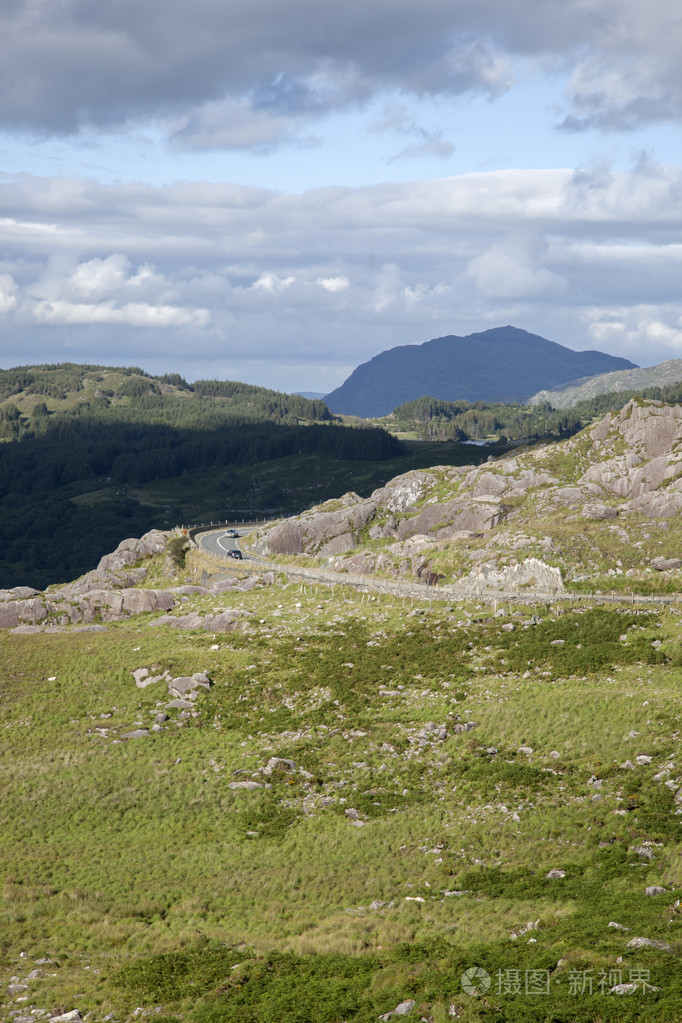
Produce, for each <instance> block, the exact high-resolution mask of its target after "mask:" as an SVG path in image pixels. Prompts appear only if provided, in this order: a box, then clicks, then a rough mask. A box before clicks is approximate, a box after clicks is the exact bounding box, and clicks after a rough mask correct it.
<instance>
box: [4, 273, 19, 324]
mask: <svg viewBox="0 0 682 1023" xmlns="http://www.w3.org/2000/svg"><path fill="white" fill-rule="evenodd" d="M17 290H18V289H17V285H16V282H15V280H14V278H13V277H11V276H10V274H0V316H7V314H8V313H11V312H12V311H13V310H14V309H16V306H17Z"/></svg>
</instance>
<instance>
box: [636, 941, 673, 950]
mask: <svg viewBox="0 0 682 1023" xmlns="http://www.w3.org/2000/svg"><path fill="white" fill-rule="evenodd" d="M626 947H627V948H657V949H658V950H659V951H660V952H672V950H673V947H672V945H669V944H668V942H667V941H655V940H654V939H653V938H631V939H630V941H628V943H627V946H626Z"/></svg>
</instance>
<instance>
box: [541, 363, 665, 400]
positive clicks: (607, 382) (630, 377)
mask: <svg viewBox="0 0 682 1023" xmlns="http://www.w3.org/2000/svg"><path fill="white" fill-rule="evenodd" d="M680 380H682V359H667V360H666V362H659V364H658V365H657V366H649V367H647V368H645V369H621V370H616V371H615V372H613V373H599V374H598V375H597V376H593V377H587V378H586V379H585V378H584V379H582V380H573V381H572V382H571V383H569V384H567V385H564V386H563V387H552V388H550V389H549V390H544V391H538V393H537V394H534V395H533V396H532V398H530V400H529V402H528V404H529V405H539V404H540V402H541V401H548V402H550V403H551V404H552V405H553V406H554V408H573V407H574V405H577V404H578V402H580V401H589V399H590V398H596V397H597V395H598V394H613V393H617V392H620V391H641V390H645V389H646V388H648V387H667V385H668V384H676V383H678V382H679V381H680Z"/></svg>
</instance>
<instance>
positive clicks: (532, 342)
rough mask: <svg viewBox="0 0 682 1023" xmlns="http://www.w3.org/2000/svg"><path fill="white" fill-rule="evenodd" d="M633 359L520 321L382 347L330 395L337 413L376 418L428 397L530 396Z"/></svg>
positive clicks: (329, 401) (488, 398)
mask: <svg viewBox="0 0 682 1023" xmlns="http://www.w3.org/2000/svg"><path fill="white" fill-rule="evenodd" d="M633 368H634V365H633V363H631V362H628V360H627V359H619V358H615V357H614V356H611V355H605V354H604V353H603V352H594V351H586V352H575V351H573V350H571V349H570V348H565V347H564V346H563V345H559V344H556V342H554V341H547V340H546V339H545V338H542V337H539V336H538V335H536V334H529V333H528V332H527V331H525V330H519V329H518V328H516V327H509V326H507V327H496V328H494V329H492V330H485V331H482V332H481V333H477V334H469V335H468V336H467V337H455V336H453V335H450V336H447V337H440V338H435V339H433V340H431V341H426V342H424V343H423V344H421V345H402V346H400V347H398V348H391V349H390V350H389V351H386V352H381V353H380V354H379V355H376V356H375V357H374V358H373V359H370V361H369V362H366V363H363V364H362V365H361V366H358V367H357V369H355V370H353V372H352V373H351V375H350V376H349V377H348V379H347V380H346V381H345V382H344V383H343V384H342V385H341V386H340V387H337V388H336V390H334V391H332V392H331V393H330V394H328V395H327V396H326V398H325V401H326V403H327V405H328V406H329V408H330V409H332V411H333V412H337V413H345V414H349V415H356V416H363V417H372V416H385V415H388V414H389V413H390V412H391V411H392V410H393V409H394V408H396V407H397V406H398V405H402V404H404V402H407V401H412V400H414V399H415V398H419V397H421V396H422V395H430V397H432V398H439V399H443V400H445V401H455V400H466V401H487V402H495V401H498V402H499V401H523V400H525V399H527V398H528V397H529V396H530V395H531V394H535V393H536V392H537V391H539V390H540V389H541V388H549V387H554V386H557V385H559V384H565V383H568V382H569V381H575V380H576V379H578V377H584V376H592V375H593V374H595V373H604V372H609V371H611V370H618V369H633Z"/></svg>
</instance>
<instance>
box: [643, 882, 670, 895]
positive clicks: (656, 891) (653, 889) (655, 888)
mask: <svg viewBox="0 0 682 1023" xmlns="http://www.w3.org/2000/svg"><path fill="white" fill-rule="evenodd" d="M667 891H668V889H667V888H661V886H660V885H657V884H652V885H649V887H648V888H646V889H645V891H644V894H645V895H649V896H651V897H652V898H653V896H655V895H664V894H665V893H666V892H667Z"/></svg>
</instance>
